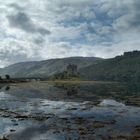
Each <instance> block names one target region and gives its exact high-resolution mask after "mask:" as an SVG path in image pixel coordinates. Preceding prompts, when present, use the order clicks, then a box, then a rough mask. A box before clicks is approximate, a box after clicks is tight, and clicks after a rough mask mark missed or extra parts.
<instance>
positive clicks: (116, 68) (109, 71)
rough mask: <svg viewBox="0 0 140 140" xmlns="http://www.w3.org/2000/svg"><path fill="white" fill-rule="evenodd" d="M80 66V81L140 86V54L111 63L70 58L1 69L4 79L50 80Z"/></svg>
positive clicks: (119, 57)
mask: <svg viewBox="0 0 140 140" xmlns="http://www.w3.org/2000/svg"><path fill="white" fill-rule="evenodd" d="M69 64H74V65H77V67H78V72H79V74H80V79H84V80H105V81H132V82H133V81H138V82H140V51H133V52H125V53H124V55H121V56H117V57H114V58H110V59H102V58H97V57H69V58H61V59H50V60H44V61H33V62H21V63H16V64H13V65H10V66H8V67H5V68H3V69H0V75H5V74H9V75H10V76H11V77H13V78H48V77H51V76H53V75H54V74H57V73H61V72H63V71H65V70H66V67H67V66H68V65H69Z"/></svg>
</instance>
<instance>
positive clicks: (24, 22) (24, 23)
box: [7, 12, 50, 35]
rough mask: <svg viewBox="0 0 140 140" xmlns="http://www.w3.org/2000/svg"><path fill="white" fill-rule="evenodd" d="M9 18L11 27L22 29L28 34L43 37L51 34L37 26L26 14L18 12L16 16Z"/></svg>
mask: <svg viewBox="0 0 140 140" xmlns="http://www.w3.org/2000/svg"><path fill="white" fill-rule="evenodd" d="M7 17H8V21H9V24H10V26H11V27H14V28H19V29H22V30H24V31H25V32H28V33H40V34H41V35H47V34H50V31H49V30H47V29H45V28H43V27H38V26H37V25H35V24H34V23H33V22H32V20H31V19H30V17H29V16H28V15H27V14H25V13H24V12H18V13H17V14H16V15H9V16H7Z"/></svg>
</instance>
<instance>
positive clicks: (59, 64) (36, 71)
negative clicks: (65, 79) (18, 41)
mask: <svg viewBox="0 0 140 140" xmlns="http://www.w3.org/2000/svg"><path fill="white" fill-rule="evenodd" d="M101 60H102V59H101V58H96V57H70V58H62V59H50V60H44V61H35V62H21V63H17V64H13V65H10V66H8V67H5V68H3V69H1V70H0V75H5V74H9V75H10V76H11V77H13V78H23V77H24V78H26V77H40V78H47V77H49V76H51V75H54V74H56V73H60V72H63V71H64V70H65V69H66V67H67V65H68V64H75V65H77V66H78V69H81V68H84V67H87V66H89V65H93V64H96V63H97V62H99V61H101Z"/></svg>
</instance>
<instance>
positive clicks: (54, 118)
mask: <svg viewBox="0 0 140 140" xmlns="http://www.w3.org/2000/svg"><path fill="white" fill-rule="evenodd" d="M125 103H127V104H128V103H129V106H127V105H126V104H125ZM130 103H131V105H130ZM132 104H133V105H132ZM134 104H135V105H137V106H134ZM139 105H140V89H139V86H138V85H136V84H135V85H134V87H133V86H132V85H130V84H129V85H128V84H119V83H115V84H114V83H112V84H107V83H105V84H100V83H98V84H97V83H96V84H68V83H67V84H62V83H61V84H60V83H57V84H49V83H45V82H43V83H39V82H34V83H28V84H20V85H11V86H5V87H4V88H1V92H0V119H1V120H2V121H1V122H0V136H3V135H4V134H5V135H9V137H10V139H11V140H19V139H20V140H44V139H45V140H46V138H47V140H68V139H71V140H74V139H76V140H78V139H79V140H93V139H99V140H107V139H118V140H119V139H121V138H124V139H130V138H137V137H139V134H140V131H139V130H140V117H139V116H140V107H139Z"/></svg>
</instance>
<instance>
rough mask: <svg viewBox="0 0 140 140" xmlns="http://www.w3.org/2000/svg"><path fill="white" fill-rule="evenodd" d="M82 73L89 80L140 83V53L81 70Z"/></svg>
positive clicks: (131, 53) (125, 54)
mask: <svg viewBox="0 0 140 140" xmlns="http://www.w3.org/2000/svg"><path fill="white" fill-rule="evenodd" d="M80 73H81V75H82V77H84V78H86V79H88V80H111V81H112V80H114V81H140V51H133V52H126V53H124V55H122V56H117V57H115V58H112V59H106V60H103V61H101V62H99V63H97V64H93V65H90V66H87V67H86V68H81V69H80Z"/></svg>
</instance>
